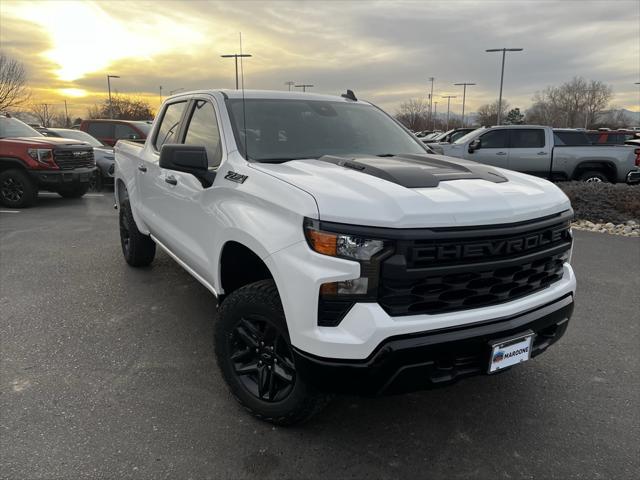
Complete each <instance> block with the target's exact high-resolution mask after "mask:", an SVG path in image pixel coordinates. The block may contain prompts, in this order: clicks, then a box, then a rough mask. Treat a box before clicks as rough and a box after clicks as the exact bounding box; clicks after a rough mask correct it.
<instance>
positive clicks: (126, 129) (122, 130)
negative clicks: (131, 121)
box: [115, 123, 140, 139]
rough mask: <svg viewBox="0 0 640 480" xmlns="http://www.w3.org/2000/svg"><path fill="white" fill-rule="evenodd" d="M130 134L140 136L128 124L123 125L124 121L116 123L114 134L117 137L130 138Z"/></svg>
mask: <svg viewBox="0 0 640 480" xmlns="http://www.w3.org/2000/svg"><path fill="white" fill-rule="evenodd" d="M131 135H135V136H136V138H140V134H139V133H138V132H136V131H135V130H134V129H133V128H131V127H130V126H129V125H125V124H124V123H116V136H115V138H117V139H121V138H124V139H128V138H131Z"/></svg>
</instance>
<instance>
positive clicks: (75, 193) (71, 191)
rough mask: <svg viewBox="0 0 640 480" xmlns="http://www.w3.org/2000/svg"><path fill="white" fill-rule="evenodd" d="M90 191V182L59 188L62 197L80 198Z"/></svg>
mask: <svg viewBox="0 0 640 480" xmlns="http://www.w3.org/2000/svg"><path fill="white" fill-rule="evenodd" d="M88 191H89V184H88V183H83V184H81V185H75V186H73V187H66V188H61V189H60V190H58V195H60V196H61V197H62V198H80V197H82V196H83V195H84V194H85V193H87V192H88Z"/></svg>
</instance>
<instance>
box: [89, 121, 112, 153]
mask: <svg viewBox="0 0 640 480" xmlns="http://www.w3.org/2000/svg"><path fill="white" fill-rule="evenodd" d="M86 131H87V133H88V134H89V135H92V136H94V137H96V138H97V139H98V140H100V141H101V142H102V143H104V144H105V145H110V146H112V147H113V146H114V145H115V144H116V140H115V135H114V125H113V123H110V122H88V123H87V127H86Z"/></svg>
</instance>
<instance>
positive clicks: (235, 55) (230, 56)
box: [220, 53, 251, 90]
mask: <svg viewBox="0 0 640 480" xmlns="http://www.w3.org/2000/svg"><path fill="white" fill-rule="evenodd" d="M220 56H221V57H222V58H234V59H235V61H236V90H238V57H241V58H246V57H250V56H251V55H249V54H248V53H231V54H228V55H220Z"/></svg>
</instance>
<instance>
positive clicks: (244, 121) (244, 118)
mask: <svg viewBox="0 0 640 480" xmlns="http://www.w3.org/2000/svg"><path fill="white" fill-rule="evenodd" d="M238 34H239V35H240V78H241V82H242V83H241V86H242V124H243V125H242V129H243V130H244V154H245V156H246V157H247V160H249V135H247V109H246V107H245V101H244V63H243V61H242V58H243V55H242V32H238Z"/></svg>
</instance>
